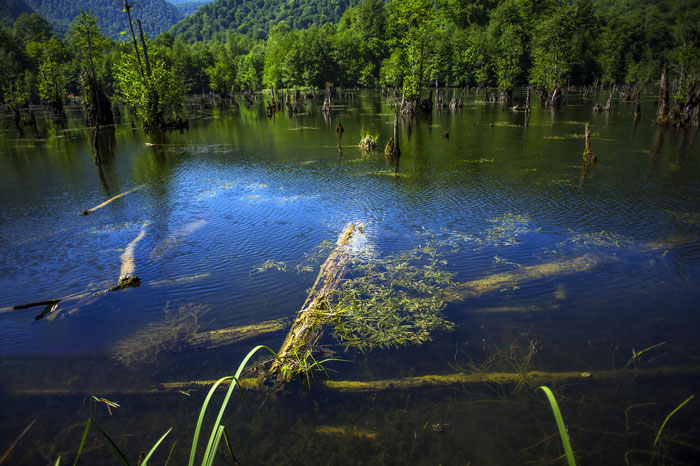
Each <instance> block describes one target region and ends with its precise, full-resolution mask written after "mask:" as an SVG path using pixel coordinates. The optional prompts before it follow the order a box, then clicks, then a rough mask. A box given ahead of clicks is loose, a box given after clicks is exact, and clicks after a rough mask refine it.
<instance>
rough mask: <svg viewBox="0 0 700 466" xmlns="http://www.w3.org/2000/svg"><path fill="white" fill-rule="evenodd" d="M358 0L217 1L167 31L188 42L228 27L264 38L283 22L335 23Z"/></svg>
mask: <svg viewBox="0 0 700 466" xmlns="http://www.w3.org/2000/svg"><path fill="white" fill-rule="evenodd" d="M358 3H359V0H325V1H324V0H216V1H214V2H212V3H208V4H206V5H204V6H202V7H200V8H199V9H198V10H197V11H196V12H195V13H194V14H192V15H190V16H188V17H186V18H184V19H183V20H182V21H180V22H179V23H177V24H176V25H175V26H173V28H172V29H171V30H170V32H171V33H173V34H174V35H182V36H183V37H184V38H185V39H186V40H188V41H191V42H193V41H197V40H207V39H211V38H212V37H214V35H215V34H216V33H221V32H225V31H228V30H231V31H236V32H240V33H242V34H248V35H251V36H253V37H260V38H265V37H267V33H268V31H269V30H270V28H272V27H273V26H274V25H276V24H277V23H279V22H280V21H283V20H284V21H286V22H287V23H288V24H289V25H290V26H291V27H292V28H294V29H306V28H308V27H310V26H312V25H317V26H320V25H322V24H325V23H329V22H337V21H338V20H340V17H341V16H342V15H343V13H344V12H345V10H346V9H348V8H349V7H351V6H355V5H357V4H358Z"/></svg>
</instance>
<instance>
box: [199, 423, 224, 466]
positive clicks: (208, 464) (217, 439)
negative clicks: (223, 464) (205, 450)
mask: <svg viewBox="0 0 700 466" xmlns="http://www.w3.org/2000/svg"><path fill="white" fill-rule="evenodd" d="M225 429H226V427H224V426H222V425H220V426H219V428H218V429H216V435H214V442H213V443H212V445H211V450H210V451H209V455H207V456H206V457H205V459H204V466H212V465H213V464H214V457H215V456H216V450H217V448H219V444H220V443H221V435H222V433H223V432H224V430H225Z"/></svg>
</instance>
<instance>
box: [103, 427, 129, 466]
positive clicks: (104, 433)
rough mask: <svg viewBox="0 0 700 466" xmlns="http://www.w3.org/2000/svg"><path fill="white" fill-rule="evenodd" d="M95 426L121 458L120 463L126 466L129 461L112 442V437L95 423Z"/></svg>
mask: <svg viewBox="0 0 700 466" xmlns="http://www.w3.org/2000/svg"><path fill="white" fill-rule="evenodd" d="M95 427H97V430H99V431H100V432H101V433H102V435H103V436H104V438H106V439H107V441H108V442H109V444H110V445H111V446H112V448H113V449H114V451H116V452H117V455H119V458H121V460H122V463H124V464H125V465H126V466H129V462H128V461H127V460H126V456H124V453H122V451H121V450H120V449H119V447H118V446H117V444H116V443H114V440H112V438H111V437H110V436H109V435H107V433H106V432H105V431H104V430H102V428H101V427H100V426H99V425H97V424H95Z"/></svg>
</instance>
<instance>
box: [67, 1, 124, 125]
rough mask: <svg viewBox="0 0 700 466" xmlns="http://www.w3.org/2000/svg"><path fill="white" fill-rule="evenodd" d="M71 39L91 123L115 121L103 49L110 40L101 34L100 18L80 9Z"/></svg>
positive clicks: (88, 121)
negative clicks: (108, 91)
mask: <svg viewBox="0 0 700 466" xmlns="http://www.w3.org/2000/svg"><path fill="white" fill-rule="evenodd" d="M68 42H69V44H70V45H71V46H72V48H73V50H75V51H76V56H77V58H78V62H79V66H80V69H81V72H80V81H81V84H82V88H83V107H84V108H85V110H86V112H87V117H86V123H87V125H88V126H99V125H109V124H112V123H114V115H113V114H112V108H111V102H110V101H109V99H108V98H107V95H106V94H105V90H104V88H105V86H104V52H105V51H106V50H107V48H108V47H109V46H110V41H109V39H107V38H106V37H105V36H103V35H102V34H101V33H100V29H99V28H98V27H97V18H96V17H95V16H93V14H92V12H90V13H85V12H84V11H82V10H81V11H80V15H79V16H78V17H77V18H76V20H75V23H73V26H72V27H71V30H70V31H69V33H68Z"/></svg>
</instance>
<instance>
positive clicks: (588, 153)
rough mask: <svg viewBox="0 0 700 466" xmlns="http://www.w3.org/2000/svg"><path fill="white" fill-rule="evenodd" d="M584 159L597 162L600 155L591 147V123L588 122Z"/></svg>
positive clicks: (588, 161) (587, 161)
mask: <svg viewBox="0 0 700 466" xmlns="http://www.w3.org/2000/svg"><path fill="white" fill-rule="evenodd" d="M583 161H584V162H586V163H595V162H597V161H598V157H597V156H596V155H595V154H594V153H593V150H592V149H591V125H590V124H588V123H586V148H585V149H584V151H583Z"/></svg>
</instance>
